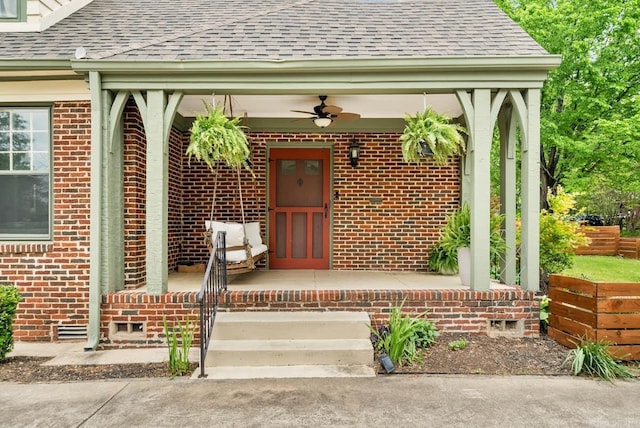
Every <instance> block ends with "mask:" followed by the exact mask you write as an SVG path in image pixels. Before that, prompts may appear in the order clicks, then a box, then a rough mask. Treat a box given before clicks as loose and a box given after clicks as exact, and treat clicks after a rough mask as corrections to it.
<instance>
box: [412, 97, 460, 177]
mask: <svg viewBox="0 0 640 428" xmlns="http://www.w3.org/2000/svg"><path fill="white" fill-rule="evenodd" d="M404 120H405V122H406V125H405V128H404V132H403V134H402V136H401V137H400V140H401V141H402V156H403V158H404V160H405V162H420V161H421V160H423V158H422V156H421V155H422V147H421V143H426V144H428V145H429V147H430V148H431V151H432V152H433V159H434V160H435V162H436V163H437V164H440V165H443V164H446V163H447V162H449V158H450V157H451V156H453V155H459V154H463V153H464V152H465V141H464V138H463V137H462V134H463V133H466V130H465V129H464V128H463V127H462V126H460V125H457V124H454V123H451V119H449V118H448V117H446V116H445V115H442V114H438V113H437V112H436V111H435V110H433V109H432V108H427V109H426V110H425V111H424V112H422V113H419V112H418V113H416V114H415V116H411V115H406V116H405V118H404Z"/></svg>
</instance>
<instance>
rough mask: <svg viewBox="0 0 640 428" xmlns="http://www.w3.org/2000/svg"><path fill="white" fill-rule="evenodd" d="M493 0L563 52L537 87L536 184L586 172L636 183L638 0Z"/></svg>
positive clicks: (576, 178)
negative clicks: (538, 177) (539, 96)
mask: <svg viewBox="0 0 640 428" xmlns="http://www.w3.org/2000/svg"><path fill="white" fill-rule="evenodd" d="M495 1H496V3H497V4H498V6H499V7H501V8H502V10H503V11H505V13H507V14H508V15H509V16H510V17H511V18H512V19H514V20H515V21H516V22H518V23H519V24H520V25H521V26H522V27H523V28H524V29H525V30H526V31H527V32H529V34H530V35H531V36H532V37H533V38H534V39H535V40H536V41H537V42H538V43H540V45H541V46H542V47H544V48H545V49H546V50H547V51H548V52H549V53H552V54H560V55H562V57H563V61H562V64H561V65H560V67H559V68H558V69H556V70H553V71H552V72H550V73H549V78H548V80H547V81H546V83H545V85H544V87H543V89H542V100H541V101H542V103H541V123H540V126H541V129H540V132H541V146H542V147H541V156H540V164H541V165H540V166H541V178H542V189H543V192H544V189H547V188H551V189H552V191H555V189H556V188H557V186H558V185H559V184H566V187H567V188H570V189H571V190H573V191H576V190H581V189H580V187H581V186H582V185H583V183H582V180H583V179H584V177H585V176H591V175H599V176H600V177H604V180H605V181H607V182H608V183H609V184H610V185H612V186H615V185H616V184H621V183H620V179H621V178H622V177H624V180H626V181H624V184H625V185H626V186H629V185H631V186H632V187H635V188H636V189H640V174H638V173H637V171H638V168H639V165H640V43H639V42H638V40H639V38H640V0H590V1H584V0H526V1H525V0H495ZM621 169H623V170H626V171H634V172H635V174H627V175H626V176H625V174H619V172H620V170H621ZM629 175H630V176H629ZM629 180H631V182H630V181H629ZM542 200H543V201H546V196H545V197H543V198H542Z"/></svg>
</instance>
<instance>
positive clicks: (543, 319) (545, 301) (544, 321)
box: [540, 294, 550, 331]
mask: <svg viewBox="0 0 640 428" xmlns="http://www.w3.org/2000/svg"><path fill="white" fill-rule="evenodd" d="M549 302H550V300H549V297H547V295H546V294H545V295H543V296H542V297H541V298H540V325H541V327H542V328H543V329H544V331H547V330H546V328H547V326H548V325H549Z"/></svg>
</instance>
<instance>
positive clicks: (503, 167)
mask: <svg viewBox="0 0 640 428" xmlns="http://www.w3.org/2000/svg"><path fill="white" fill-rule="evenodd" d="M516 121H517V118H516V115H515V114H513V108H512V107H511V105H510V104H506V105H504V106H503V107H502V109H501V110H500V113H499V116H498V129H499V130H500V211H501V214H503V215H504V226H503V227H504V238H505V242H506V244H507V249H506V250H505V253H504V255H503V259H502V260H501V261H500V272H501V273H500V280H501V282H502V283H504V284H515V283H516V250H517V248H516V156H515V147H516V127H517V122H516Z"/></svg>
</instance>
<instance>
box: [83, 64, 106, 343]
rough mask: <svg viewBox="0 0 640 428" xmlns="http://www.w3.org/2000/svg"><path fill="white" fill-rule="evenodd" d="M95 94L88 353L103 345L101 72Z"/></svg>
mask: <svg viewBox="0 0 640 428" xmlns="http://www.w3.org/2000/svg"><path fill="white" fill-rule="evenodd" d="M89 90H90V92H91V210H90V216H91V220H90V228H91V243H90V246H89V248H90V250H91V254H90V259H89V260H90V267H89V326H88V329H87V344H86V345H85V349H86V350H92V349H96V347H97V346H98V344H99V342H100V301H101V296H102V261H103V253H102V248H103V247H102V245H103V243H102V239H103V234H102V214H103V213H102V191H103V188H102V182H103V167H102V151H103V144H104V138H103V115H104V109H103V107H104V105H103V104H104V101H103V99H102V97H103V92H102V79H101V76H100V73H98V72H96V71H92V72H90V73H89Z"/></svg>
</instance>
